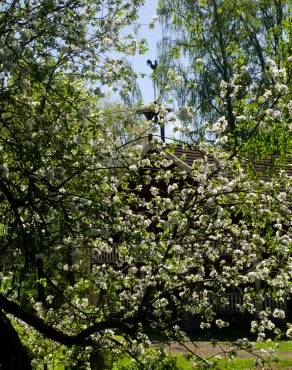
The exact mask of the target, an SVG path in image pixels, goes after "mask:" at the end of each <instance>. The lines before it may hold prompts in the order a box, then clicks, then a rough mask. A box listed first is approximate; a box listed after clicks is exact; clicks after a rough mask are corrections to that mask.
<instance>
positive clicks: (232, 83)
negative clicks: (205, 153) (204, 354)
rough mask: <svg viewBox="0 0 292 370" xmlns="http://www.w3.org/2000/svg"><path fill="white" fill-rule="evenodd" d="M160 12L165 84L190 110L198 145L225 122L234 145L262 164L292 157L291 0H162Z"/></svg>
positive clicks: (165, 90)
mask: <svg viewBox="0 0 292 370" xmlns="http://www.w3.org/2000/svg"><path fill="white" fill-rule="evenodd" d="M158 11H159V14H160V19H161V22H162V24H163V27H164V29H165V37H164V39H163V40H162V41H161V44H160V67H159V73H157V80H158V84H159V86H160V91H161V94H162V96H169V97H171V98H172V99H173V100H174V101H175V102H177V104H178V107H180V108H185V109H186V108H188V109H189V113H190V114H189V115H188V116H186V115H185V120H186V124H187V125H191V126H192V127H193V130H192V131H193V139H194V140H198V138H202V136H204V135H205V133H206V130H207V129H208V128H210V125H211V126H212V125H213V124H214V122H215V121H217V120H218V119H220V117H224V118H225V119H226V125H224V131H225V133H226V134H228V137H229V139H228V141H229V147H230V146H232V147H233V148H237V149H238V148H239V147H240V148H241V149H242V148H244V151H245V154H247V153H249V154H250V155H252V156H253V157H254V156H258V157H262V158H266V157H267V156H269V155H283V156H285V155H286V154H287V152H289V150H290V151H291V142H290V144H289V117H290V116H291V107H290V105H289V101H290V98H289V91H288V90H289V89H288V86H287V84H288V85H289V83H290V82H289V81H291V56H290V52H291V50H290V45H289V37H290V35H291V22H290V15H289V14H290V11H289V2H288V1H285V0H284V1H266V0H264V1H262V0H259V1H229V0H220V1H218V0H212V1H188V0H186V1H163V0H161V1H160V2H159V8H158ZM168 90H170V91H168ZM225 141H226V140H225ZM223 142H224V140H223ZM247 142H248V144H247V145H246V143H247Z"/></svg>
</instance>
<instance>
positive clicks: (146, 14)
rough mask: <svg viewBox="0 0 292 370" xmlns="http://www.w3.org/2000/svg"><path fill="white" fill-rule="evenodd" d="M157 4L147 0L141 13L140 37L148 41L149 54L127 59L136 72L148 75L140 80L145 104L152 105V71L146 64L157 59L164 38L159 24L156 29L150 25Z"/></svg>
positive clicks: (154, 1) (153, 0)
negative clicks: (159, 43)
mask: <svg viewBox="0 0 292 370" xmlns="http://www.w3.org/2000/svg"><path fill="white" fill-rule="evenodd" d="M157 2H158V1H157V0H146V1H145V5H144V6H143V7H142V8H141V9H140V11H139V16H140V23H141V28H140V31H139V34H138V36H139V37H140V38H145V39H146V40H147V43H148V48H149V50H148V52H146V54H144V55H135V56H132V57H128V58H127V59H128V61H129V62H130V64H131V66H132V67H133V69H134V70H135V72H137V73H145V74H146V75H147V76H146V77H145V78H144V79H141V78H139V79H138V83H139V86H140V89H141V92H142V97H143V100H144V103H150V102H152V101H153V100H154V94H153V85H152V81H151V79H150V74H151V69H150V68H149V66H148V65H147V64H146V63H147V60H148V59H150V60H152V61H154V60H155V59H157V42H158V41H160V39H161V36H162V30H161V26H160V25H159V24H158V23H156V27H155V28H154V29H150V28H149V23H150V22H151V21H152V17H153V16H155V14H156V6H157Z"/></svg>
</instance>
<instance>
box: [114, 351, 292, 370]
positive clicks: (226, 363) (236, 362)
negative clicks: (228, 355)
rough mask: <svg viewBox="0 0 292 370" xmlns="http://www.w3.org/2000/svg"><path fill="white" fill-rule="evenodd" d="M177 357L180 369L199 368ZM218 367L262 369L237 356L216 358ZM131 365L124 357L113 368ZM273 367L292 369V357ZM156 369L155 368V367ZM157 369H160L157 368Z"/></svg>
mask: <svg viewBox="0 0 292 370" xmlns="http://www.w3.org/2000/svg"><path fill="white" fill-rule="evenodd" d="M172 356H175V357H176V364H177V367H178V368H179V369H180V370H194V369H199V367H193V366H192V363H191V361H189V360H187V359H186V358H185V357H184V356H183V355H180V354H172ZM216 363H217V366H218V367H211V369H212V368H213V369H220V370H223V369H224V370H249V369H262V367H260V366H258V367H257V366H255V360H254V359H250V358H235V359H233V360H225V359H218V360H216ZM129 365H130V360H129V359H128V358H123V360H122V361H120V362H119V363H118V364H117V365H116V366H115V367H114V368H113V369H112V370H119V369H120V368H121V367H123V368H124V369H126V368H128V367H129ZM270 366H271V367H272V369H283V370H285V369H287V370H288V369H291V368H292V358H291V359H289V358H285V357H282V358H280V359H279V362H278V363H270ZM153 370H154V369H153ZM155 370H158V369H157V368H155Z"/></svg>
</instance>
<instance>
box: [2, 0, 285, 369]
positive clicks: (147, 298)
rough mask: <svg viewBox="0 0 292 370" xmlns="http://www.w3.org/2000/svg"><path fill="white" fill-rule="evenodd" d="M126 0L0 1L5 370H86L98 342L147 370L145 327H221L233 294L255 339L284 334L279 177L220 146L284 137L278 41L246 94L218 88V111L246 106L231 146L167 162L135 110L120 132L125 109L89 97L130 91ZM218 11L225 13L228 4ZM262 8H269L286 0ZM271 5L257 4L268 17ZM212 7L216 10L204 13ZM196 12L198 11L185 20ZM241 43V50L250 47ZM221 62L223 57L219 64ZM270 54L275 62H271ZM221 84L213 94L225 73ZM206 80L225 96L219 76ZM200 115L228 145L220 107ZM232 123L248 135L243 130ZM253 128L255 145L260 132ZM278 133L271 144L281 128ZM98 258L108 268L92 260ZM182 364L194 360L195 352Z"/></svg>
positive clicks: (165, 333)
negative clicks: (193, 323)
mask: <svg viewBox="0 0 292 370" xmlns="http://www.w3.org/2000/svg"><path fill="white" fill-rule="evenodd" d="M141 4H142V1H141V2H140V1H131V2H128V1H123V0H121V1H120V0H111V1H102V0H100V1H98V0H92V1H88V0H86V1H85V0H84V1H83V0H62V1H61V0H60V1H56V0H52V1H47V0H44V1H39V0H7V1H2V2H1V4H0V44H1V52H0V62H1V63H0V79H1V88H0V94H1V100H0V119H1V135H0V332H1V334H0V345H1V350H0V364H1V365H2V367H3V368H4V369H14V370H16V369H32V368H34V369H39V368H42V367H45V366H47V365H48V364H50V363H52V362H53V361H55V362H56V361H57V362H58V364H62V365H64V366H67V367H69V368H76V369H90V368H91V369H94V368H98V366H101V364H100V362H99V361H101V358H102V357H103V356H102V355H103V353H104V352H106V351H110V353H111V355H112V356H113V355H115V354H117V355H121V356H125V355H127V356H130V357H131V358H133V359H134V360H135V361H134V362H133V364H132V367H133V369H134V368H135V367H136V368H139V369H147V368H149V369H150V368H151V369H152V368H153V369H155V368H157V366H160V365H161V362H159V360H158V359H157V358H159V356H158V357H157V355H156V354H153V353H152V352H149V353H148V352H146V354H145V353H144V349H145V348H147V347H149V345H150V344H151V343H150V341H149V333H150V336H151V334H153V333H155V334H157V333H159V335H160V338H161V341H162V342H168V341H170V340H178V341H184V340H186V338H187V336H186V333H185V331H184V329H185V327H184V320H183V318H184V317H185V315H191V316H192V317H197V318H198V320H199V326H200V328H201V329H206V330H208V328H210V327H211V326H212V325H215V326H217V327H218V328H222V327H226V326H228V324H229V323H228V320H225V319H222V317H220V316H218V313H217V311H216V307H218V306H222V305H223V306H224V305H226V304H227V303H228V294H229V293H230V292H232V291H236V292H238V294H240V295H241V297H242V307H241V308H240V310H241V311H242V313H250V314H251V315H254V318H253V320H252V327H251V330H252V331H253V332H254V333H255V334H257V336H258V339H264V338H265V337H266V336H267V335H268V334H267V333H274V335H278V336H279V337H280V336H286V337H287V336H288V337H291V336H292V332H291V330H292V329H291V325H290V324H289V323H288V324H287V323H286V322H285V321H284V318H285V315H286V312H285V310H283V309H282V308H281V307H282V306H283V305H285V304H288V305H289V302H290V301H289V299H290V298H291V271H292V270H291V264H292V261H291V249H290V248H291V247H290V245H289V243H290V241H291V239H290V236H289V235H290V234H289V193H288V189H289V182H290V179H289V177H288V175H287V171H285V170H284V169H282V168H281V167H278V168H277V176H275V177H272V176H271V177H270V178H268V179H267V178H265V179H261V178H259V179H255V178H254V177H253V176H250V174H249V172H248V171H246V170H245V167H244V165H242V162H241V161H240V159H238V158H237V155H235V154H238V153H237V149H236V148H238V147H239V148H241V146H242V145H243V143H244V145H245V147H244V150H245V153H249V152H248V149H249V148H251V149H250V153H254V148H255V145H256V143H257V142H258V141H256V142H255V144H253V142H252V140H253V138H254V137H257V139H256V140H259V139H258V136H254V135H253V132H252V127H253V126H252V125H255V126H256V128H258V127H259V126H260V127H262V128H263V130H262V131H263V132H269V135H271V137H272V138H275V140H278V139H281V135H282V132H284V133H285V132H286V131H285V130H286V126H285V125H286V124H287V121H288V110H289V107H290V105H291V104H290V105H289V104H288V103H287V99H288V98H287V96H288V95H287V94H288V93H287V88H288V87H287V85H286V82H287V81H286V79H287V78H288V75H289V68H290V67H289V66H288V62H289V60H288V59H287V55H286V54H285V53H287V51H286V46H285V45H284V41H285V37H286V36H285V37H284V36H283V37H282V39H280V36H279V39H278V41H277V42H278V44H277V45H278V46H279V45H280V46H279V47H277V48H275V49H273V50H274V51H275V53H276V52H277V54H275V55H273V56H274V59H273V60H274V61H273V62H269V63H270V65H271V66H272V70H271V72H269V70H268V69H266V70H265V73H266V75H267V82H266V80H265V79H264V78H263V76H262V74H263V73H264V72H263V71H261V70H260V64H259V66H258V67H257V68H259V71H260V72H259V73H260V74H259V76H260V77H259V78H258V81H253V82H254V83H258V85H257V86H258V87H257V89H256V90H252V89H247V88H246V86H247V85H243V87H244V88H246V89H247V90H246V92H245V93H244V94H243V95H240V94H239V95H237V93H236V94H234V96H233V97H231V95H230V96H229V95H228V94H229V92H227V98H228V96H229V98H230V99H231V100H230V101H231V102H232V104H233V105H232V109H233V110H232V114H234V110H235V109H237V107H238V112H241V113H242V114H243V113H244V112H246V113H245V114H246V115H247V114H249V115H248V120H247V119H243V118H242V121H240V122H242V126H236V129H235V131H236V132H240V136H239V137H240V139H238V142H237V146H236V147H235V151H234V152H231V153H230V152H226V151H223V150H220V149H218V148H215V147H214V146H209V145H207V144H206V143H201V144H200V145H199V147H198V148H197V149H198V150H199V152H200V158H198V159H197V160H196V161H195V162H194V163H193V164H190V165H188V164H187V163H185V161H184V160H183V158H181V160H180V159H179V158H177V156H176V147H175V145H169V146H167V147H166V146H165V145H161V143H159V142H156V141H155V140H154V141H152V143H150V144H149V145H148V146H146V147H144V148H143V147H142V145H141V143H142V144H143V145H144V142H143V140H145V135H144V132H145V133H146V131H147V130H151V127H152V125H153V122H144V123H141V122H139V121H138V120H137V125H138V124H140V126H139V127H138V129H137V130H132V129H131V130H130V133H129V135H130V138H129V136H128V137H127V138H126V139H125V138H124V137H123V136H122V134H123V133H125V132H126V133H127V131H126V128H127V127H126V128H125V126H130V127H133V126H134V124H133V122H136V119H137V110H136V109H135V107H133V106H131V107H127V108H126V107H125V106H123V107H122V109H120V106H119V105H116V104H113V103H111V102H110V103H105V101H104V97H105V96H106V94H107V92H108V91H109V90H111V91H114V92H115V91H117V92H121V94H122V95H123V96H128V95H127V94H130V93H131V91H132V90H131V89H132V88H133V89H135V84H134V82H135V81H133V73H132V72H131V71H130V69H129V66H128V65H127V63H125V62H123V60H121V59H118V58H117V59H114V58H113V55H114V54H113V52H117V53H123V54H126V53H128V52H129V53H134V52H135V51H139V48H140V47H139V42H138V41H137V40H136V39H135V37H134V35H131V34H130V35H127V34H125V30H124V28H125V27H126V26H128V25H130V24H131V23H132V22H133V21H136V20H137V10H138V8H139V6H140V5H141ZM182 4H183V3H182ZM194 4H196V6H201V7H207V5H206V4H204V3H203V2H202V4H201V5H200V4H199V3H198V4H197V3H194ZM212 4H213V5H214V6H215V5H216V4H217V3H216V4H215V2H213V3H212ZM224 4H225V3H224ZM275 4H278V3H275ZM162 5H163V4H161V6H162ZM208 6H209V5H208ZM224 6H227V2H226V4H225V5H224ZM275 6H276V5H275ZM229 8H230V11H231V10H232V11H233V10H234V9H233V7H232V4H230V3H229ZM229 8H228V9H229ZM170 9H172V8H170ZM178 9H179V8H178ZM212 9H213V10H212V12H211V13H210V14H212V16H213V15H214V14H215V13H214V12H215V8H214V7H213V8H212ZM277 9H282V12H283V14H284V11H285V6H283V7H280V8H279V7H278V8H277ZM207 10H208V9H207V8H206V12H207ZM259 11H260V10H259ZM261 11H264V10H261ZM271 11H272V10H270V8H269V7H268V8H267V14H268V15H269V14H270V12H271ZM222 12H223V11H220V7H219V6H218V14H221V13H222ZM213 13H214V14H213ZM198 14H199V13H198ZM204 14H205V13H204ZM224 14H225V9H224ZM228 14H229V13H228ZM281 14H282V13H281ZM205 15H207V13H206V14H205ZM249 16H250V17H251V16H252V14H249ZM177 17H178V16H177ZM226 17H227V16H226ZM230 17H231V15H230ZM283 19H284V15H283V17H282V18H281V20H280V21H281V22H282V20H283ZM223 21H224V22H225V21H226V22H227V20H225V18H224V19H223V20H222V22H223ZM280 21H279V22H280ZM176 22H178V21H176ZM204 22H207V17H205V18H204V17H203V18H202V19H201V20H199V21H198V22H197V23H198V25H199V24H202V25H203V24H204ZM242 22H243V21H242ZM180 23H181V22H180ZM195 24H196V23H195ZM206 24H208V22H207V23H206ZM224 24H225V23H224ZM226 24H227V23H226ZM273 24H274V23H273ZM281 24H282V23H281ZM268 25H270V23H268ZM180 26H181V25H180ZM198 27H199V26H198ZM234 27H239V25H236V26H234ZM267 27H268V26H267ZM273 27H274V26H273ZM122 30H123V32H121V31H122ZM222 32H223V28H222ZM246 32H247V31H246ZM255 32H257V31H255ZM202 34H203V29H202V30H201V31H200V35H201V37H202ZM207 36H208V37H210V34H208V33H206V37H207ZM281 40H282V41H281ZM236 42H237V41H236ZM236 42H235V41H234V42H233V43H234V45H235V43H236ZM271 42H272V44H271V45H273V43H274V42H276V41H275V40H274V39H273V40H272V41H271ZM282 44H283V45H282ZM143 45H144V44H143V42H142V45H141V48H140V49H143V47H144V46H143ZM216 47H217V46H216ZM234 48H235V46H234ZM250 48H251V49H250V51H247V52H246V56H244V57H243V59H244V58H248V56H249V55H250V54H251V53H252V51H251V50H252V46H250ZM281 48H282V49H283V50H282V49H281ZM263 50H265V48H263ZM281 50H282V51H281ZM221 51H222V49H221ZM274 51H273V52H274ZM230 53H231V52H230ZM278 54H279V60H278V56H277V55H278ZM202 58H203V59H204V56H203V55H202ZM232 58H233V54H232V53H231V54H230V56H229V55H228V62H229V59H232ZM254 58H255V59H256V57H255V56H254ZM235 59H236V58H235ZM205 62H206V63H207V62H208V63H209V61H208V60H207V59H206V60H205ZM205 62H204V63H205ZM235 62H236V63H237V64H236V63H235V64H236V65H239V68H240V73H239V74H238V76H237V77H236V78H237V79H239V80H240V79H244V78H245V76H246V75H245V73H250V72H249V70H250V68H251V71H252V73H254V76H255V75H256V72H255V70H254V69H253V67H252V63H253V62H252V61H248V63H247V69H248V72H247V71H246V70H245V68H243V67H244V66H245V65H246V63H245V62H246V61H245V59H244V62H242V65H241V64H240V63H239V61H238V60H237V59H236V60H235ZM210 63H211V61H210ZM218 63H219V62H218ZM238 63H239V64H238ZM267 63H268V62H267ZM273 63H276V64H273ZM281 63H283V68H284V67H285V66H286V64H287V66H288V67H287V68H288V69H287V70H284V69H283V70H282V64H281ZM230 65H232V66H233V62H232V63H231V62H230ZM210 70H211V68H210ZM230 73H231V72H230ZM228 76H229V77H228V78H230V79H231V78H235V77H234V76H233V77H231V74H228ZM223 77H224V76H223ZM254 78H255V77H254ZM273 79H274V80H273ZM223 80H224V81H225V82H226V83H227V90H228V89H229V85H228V84H229V82H230V81H231V80H230V81H229V80H228V79H225V77H224V78H223ZM236 81H237V80H236ZM271 81H275V86H273V87H272V82H271ZM217 82H218V81H217ZM218 83H219V82H218ZM230 83H231V82H230ZM237 83H238V81H237V82H236V84H237ZM266 83H267V86H266V85H265V84H266ZM208 84H209V82H208ZM220 84H221V90H222V94H223V95H224V96H223V95H222V94H221V95H222V96H223V97H222V99H223V100H222V103H224V101H225V100H226V91H225V90H226V89H225V87H226V86H225V85H224V83H219V85H220ZM234 86H235V85H234ZM236 86H238V85H236ZM234 88H235V87H234ZM267 89H270V90H267ZM133 91H134V90H133ZM228 91H229V90H228ZM267 91H270V92H269V93H268V92H267ZM233 93H234V92H233ZM230 94H231V92H230ZM219 95H220V93H219ZM264 95H266V98H265V100H263V101H262V100H261V99H264V98H263V96H264ZM229 98H228V99H229ZM214 99H215V98H214ZM215 100H216V99H215ZM266 101H268V103H266ZM156 105H157V109H158V110H159V109H161V110H162V112H161V115H162V116H163V108H161V107H159V104H156ZM218 106H219V103H218ZM223 106H224V107H225V108H226V106H225V105H223ZM225 108H224V109H225ZM290 108H291V107H290ZM226 109H227V113H228V107H227V108H226ZM269 109H270V110H271V112H270V113H268V110H269ZM207 111H208V112H209V113H210V119H212V120H214V122H212V124H213V126H214V127H213V131H214V130H217V131H218V132H223V134H222V135H221V136H220V137H219V139H221V145H224V143H223V144H222V137H224V136H225V134H224V131H225V127H226V125H227V127H228V130H229V131H228V133H227V139H226V140H227V141H228V142H230V146H232V145H233V144H234V140H235V139H234V136H232V130H233V129H232V127H231V126H230V125H231V123H230V122H231V121H230V120H229V118H228V114H227V113H226V115H224V114H225V113H224V112H226V111H225V110H224V111H222V112H220V116H219V114H217V109H215V108H214V112H213V113H212V114H211V108H210V107H209V108H208V109H207V110H206V111H205V113H206V114H207ZM277 112H279V113H277ZM205 113H204V112H203V111H202V117H203V114H205ZM209 113H208V114H209ZM257 115H259V117H260V121H259V122H257V118H256V117H257ZM236 117H237V116H236ZM236 120H238V117H237V118H236ZM247 124H248V125H250V126H248V129H249V130H251V131H248V132H247V133H246V131H245V128H246V127H245V126H246V125H247ZM228 125H229V126H228ZM268 125H270V126H268ZM267 127H270V128H271V130H267ZM282 127H285V129H283V130H282ZM242 132H244V134H245V135H247V138H248V140H245V139H244V135H243V134H241V133H242ZM230 133H231V134H230ZM250 133H251V134H252V135H250ZM229 134H230V135H229ZM278 134H279V138H278V137H277V135H278ZM235 136H236V135H235ZM284 136H285V135H284ZM284 136H283V137H284ZM138 139H139V140H138ZM140 139H142V141H141V140H140ZM264 139H265V140H266V141H264V142H265V143H269V142H268V139H267V135H266V136H265V135H264ZM240 140H243V141H240ZM273 140H274V139H273ZM223 141H224V140H223ZM280 143H286V136H285V138H284V139H283V141H280V140H279V141H277V144H280ZM231 144H232V145H231ZM281 145H282V144H281ZM283 145H284V144H283ZM285 145H286V144H285ZM232 147H233V146H232ZM269 148H271V147H269ZM261 153H263V151H261ZM268 153H271V150H270V149H269V150H268ZM112 255H115V259H114V260H113V261H111V263H106V261H105V260H103V259H102V258H103V256H108V257H109V256H112ZM267 299H269V300H273V301H274V302H277V306H276V308H275V307H274V308H272V307H268V306H267V307H266V306H264V302H266V300H267ZM281 305H282V306H281ZM279 320H280V323H282V329H279V327H278V324H279ZM162 355H163V354H162ZM193 360H194V361H195V362H196V364H197V365H198V364H201V365H202V366H207V365H208V361H207V360H206V359H204V358H200V357H198V356H194V357H193ZM157 363H159V364H158V365H157ZM155 364H156V365H155ZM155 366H156V367H155ZM198 366H199V365H198Z"/></svg>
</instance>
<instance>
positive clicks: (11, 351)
mask: <svg viewBox="0 0 292 370" xmlns="http://www.w3.org/2000/svg"><path fill="white" fill-rule="evenodd" d="M0 369H1V370H2V369H3V370H31V369H32V367H31V361H30V358H29V355H28V351H27V349H26V348H25V346H24V345H23V344H22V343H21V340H20V339H19V336H18V333H17V331H16V330H15V329H14V327H13V326H12V324H11V322H10V321H9V319H8V318H7V317H6V315H5V314H4V312H3V311H1V310H0Z"/></svg>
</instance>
